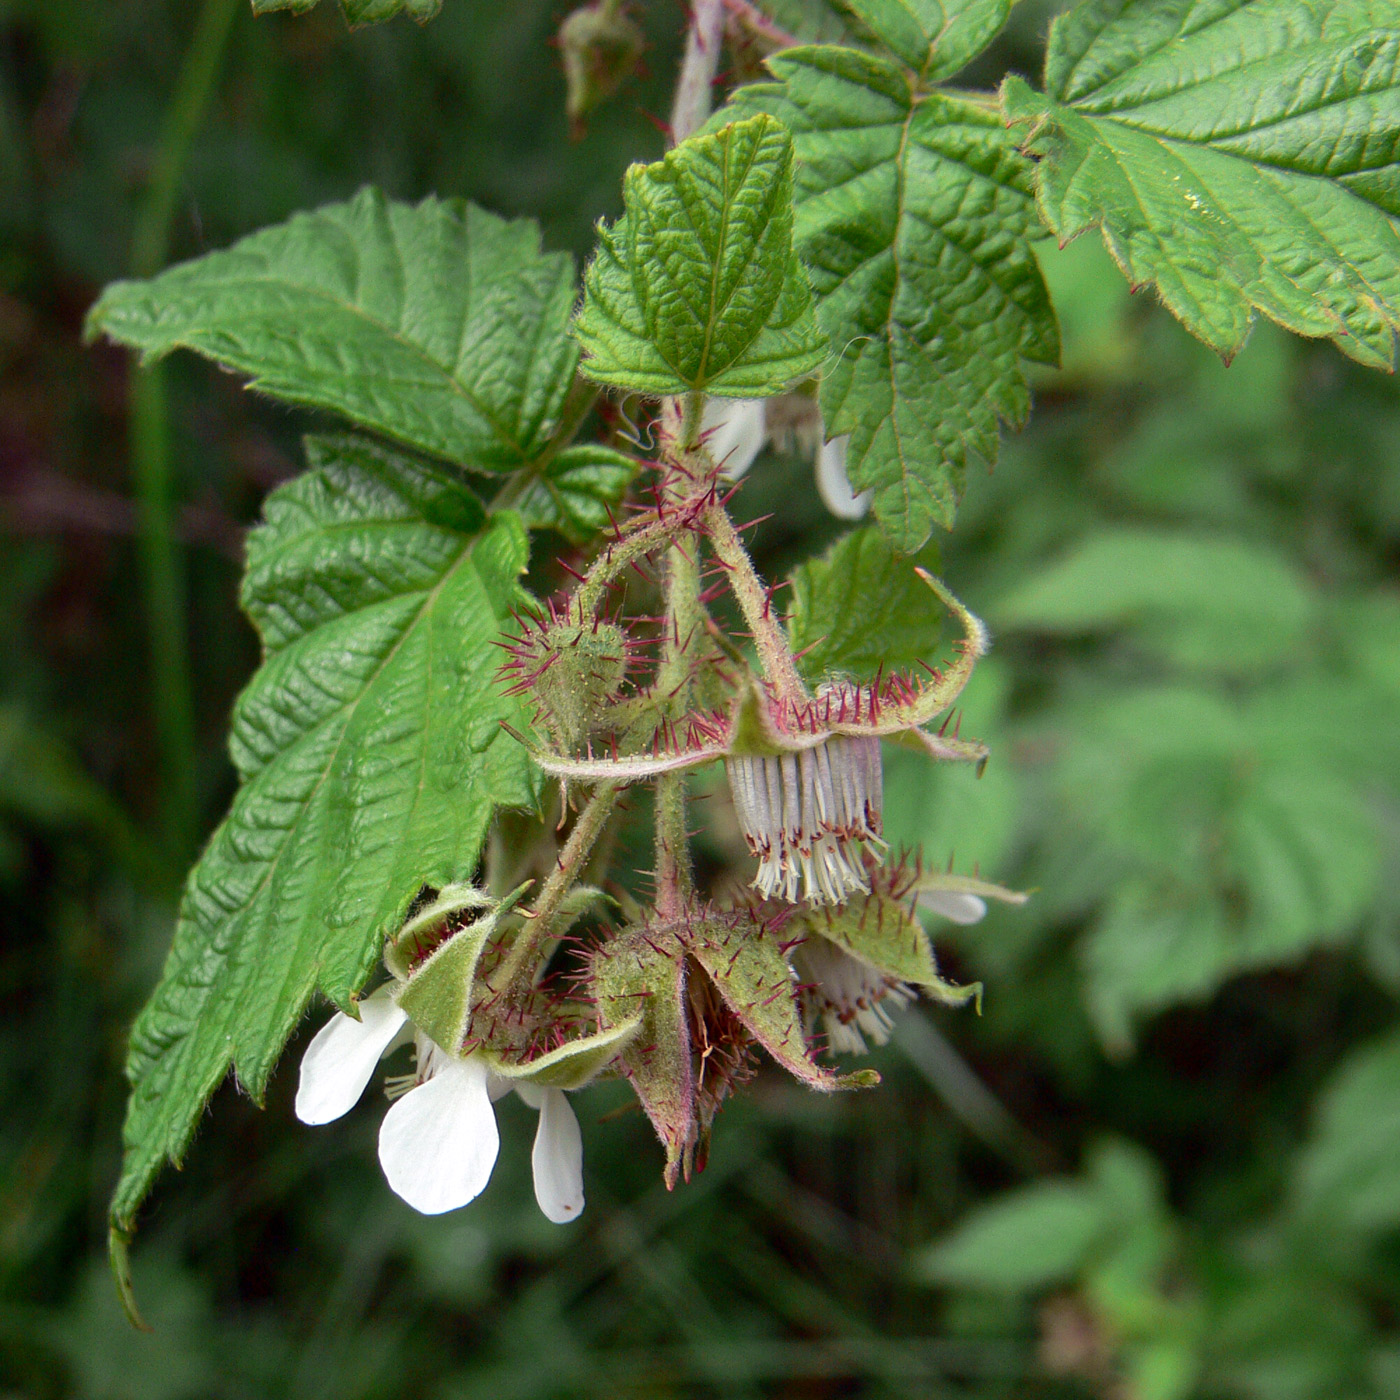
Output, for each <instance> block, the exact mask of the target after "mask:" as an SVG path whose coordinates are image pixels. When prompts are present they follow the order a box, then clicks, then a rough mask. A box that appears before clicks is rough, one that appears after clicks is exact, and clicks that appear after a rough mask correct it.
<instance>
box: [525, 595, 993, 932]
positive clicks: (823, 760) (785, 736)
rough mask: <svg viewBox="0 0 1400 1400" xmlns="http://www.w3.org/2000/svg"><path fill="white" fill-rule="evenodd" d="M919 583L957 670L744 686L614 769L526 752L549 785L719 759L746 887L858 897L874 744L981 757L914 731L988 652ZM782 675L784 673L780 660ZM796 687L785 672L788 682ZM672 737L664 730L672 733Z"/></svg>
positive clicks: (982, 636) (872, 811)
mask: <svg viewBox="0 0 1400 1400" xmlns="http://www.w3.org/2000/svg"><path fill="white" fill-rule="evenodd" d="M917 572H918V574H919V575H920V577H921V578H922V579H923V580H924V582H925V583H926V584H927V585H928V586H929V588H931V589H932V590H933V591H934V592H935V593H936V594H937V595H938V597H939V598H940V599H941V600H942V601H943V603H944V605H945V606H946V607H947V608H948V609H949V610H950V611H951V612H952V613H953V614H954V616H955V617H956V618H957V619H958V620H959V621H960V622H961V623H962V626H963V637H962V640H961V641H960V642H958V643H957V644H956V647H957V651H958V656H957V659H956V660H955V661H954V662H953V663H952V664H951V665H950V666H949V667H948V668H947V670H946V671H930V672H929V674H928V676H927V677H919V676H905V675H900V674H890V675H883V676H877V677H876V679H875V680H873V681H870V682H867V683H864V684H857V683H855V682H852V681H845V680H837V681H831V682H828V683H827V684H824V685H822V686H820V687H819V688H818V689H817V691H816V693H815V695H811V694H809V693H808V692H807V691H806V690H805V689H803V688H801V683H800V682H795V683H794V684H795V685H796V686H797V692H796V693H794V692H793V690H792V689H789V691H788V693H786V694H779V693H778V692H777V690H776V687H775V686H774V685H773V684H771V683H768V682H758V681H755V680H753V679H752V678H748V679H746V680H745V681H744V683H743V684H742V686H741V689H740V691H739V694H738V695H737V696H736V698H735V700H734V702H733V703H732V705H731V706H730V708H729V710H728V711H727V712H721V713H713V714H694V715H691V716H690V718H689V722H688V726H687V729H686V731H685V741H684V742H681V743H676V744H675V745H674V747H672V748H670V749H669V750H667V749H666V748H663V747H662V746H661V745H660V744H659V743H658V744H657V746H656V749H655V751H654V752H652V753H642V754H635V755H626V754H624V755H621V756H618V757H613V758H600V757H597V756H592V755H590V756H588V757H584V758H578V757H573V756H570V755H565V754H552V753H544V752H538V751H537V752H535V754H534V757H535V760H536V762H537V763H539V765H540V767H542V768H543V769H544V770H545V771H546V772H547V773H551V774H553V775H554V776H556V777H559V778H563V779H566V780H569V779H578V780H580V781H608V782H614V783H628V782H634V781H638V780H641V779H645V778H650V777H654V776H656V775H658V774H660V773H665V772H676V771H680V770H683V769H687V768H692V767H697V766H698V765H700V764H703V763H709V762H711V761H713V760H715V759H720V758H722V759H724V760H725V762H726V765H727V768H728V773H729V778H730V789H731V793H732V794H733V797H734V804H735V812H736V814H737V816H738V818H739V823H740V826H741V827H742V829H743V832H744V837H745V840H746V841H747V842H748V845H749V848H750V850H751V851H752V852H753V853H754V855H755V856H756V857H757V858H758V862H759V867H758V872H757V875H756V876H755V879H754V885H755V887H756V888H757V889H758V890H759V892H760V893H761V894H762V895H764V896H765V897H778V898H782V899H785V900H787V901H788V902H789V903H793V902H796V900H797V899H798V897H799V893H800V897H801V898H802V899H804V900H806V901H807V902H808V903H811V904H818V905H820V904H840V903H841V902H842V901H843V900H844V899H846V898H847V897H848V896H849V895H851V894H854V893H858V892H861V891H864V890H865V889H867V888H868V885H867V883H866V879H865V876H864V874H863V873H862V871H863V869H864V865H863V860H864V856H865V855H866V854H867V853H870V854H874V855H875V856H876V857H878V856H879V854H880V853H881V852H882V851H883V850H884V842H883V841H882V840H881V837H880V833H881V806H882V760H881V753H880V741H881V740H882V739H889V740H892V741H894V742H898V743H904V744H908V745H912V746H914V747H916V748H920V749H922V750H923V751H924V752H925V753H927V754H929V755H930V756H931V757H933V758H937V759H945V760H956V761H962V762H973V763H977V764H981V763H983V762H985V760H986V757H987V750H986V748H985V747H984V746H983V745H982V744H979V743H976V742H974V741H969V740H965V739H962V738H961V737H960V736H959V735H958V733H957V730H956V726H951V728H952V731H953V732H951V733H950V732H949V729H950V725H949V723H948V722H947V721H945V722H944V724H943V726H942V727H941V728H940V729H938V730H936V731H931V730H929V729H927V728H925V726H926V725H929V724H930V723H931V722H932V721H933V720H934V719H936V718H937V717H938V716H939V715H940V714H941V713H943V712H944V711H945V710H947V709H948V708H949V707H950V706H951V705H952V704H953V702H954V701H955V700H956V699H957V697H958V695H959V694H961V692H962V689H963V686H964V685H966V683H967V681H968V679H969V677H970V676H971V675H972V669H973V666H974V665H975V664H976V661H977V659H978V657H980V656H981V655H982V654H983V653H984V652H985V651H986V648H987V632H986V629H985V628H984V627H983V625H982V623H981V622H980V621H979V620H978V619H977V618H976V617H974V616H973V614H972V613H971V612H969V611H968V609H967V608H965V607H964V606H963V605H962V604H961V603H960V602H959V601H958V600H957V599H956V598H955V597H954V596H953V595H952V594H951V593H949V592H948V591H947V589H945V588H944V587H943V585H942V584H941V583H939V581H938V580H937V579H935V578H934V577H933V576H932V575H931V574H928V573H927V572H925V571H924V570H922V569H919V570H917ZM789 665H791V661H790V658H789ZM793 674H794V676H795V674H796V672H795V670H794V671H793ZM668 732H674V727H673V729H672V731H668Z"/></svg>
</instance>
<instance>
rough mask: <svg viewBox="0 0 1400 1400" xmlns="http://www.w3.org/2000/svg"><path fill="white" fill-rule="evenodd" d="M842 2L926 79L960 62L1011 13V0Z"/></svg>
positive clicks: (937, 78)
mask: <svg viewBox="0 0 1400 1400" xmlns="http://www.w3.org/2000/svg"><path fill="white" fill-rule="evenodd" d="M845 6H846V8H847V9H848V10H850V11H851V13H852V14H854V15H855V16H856V17H857V18H859V19H860V20H861V21H863V22H864V24H865V26H866V28H867V29H869V30H870V32H871V33H872V34H873V35H874V36H875V37H876V38H877V39H878V40H879V41H880V42H881V43H882V44H883V45H884V46H885V47H886V48H887V49H888V50H889V51H890V52H891V53H892V54H894V56H895V57H896V58H897V59H899V61H900V62H901V63H904V64H906V65H908V67H909V68H911V69H912V70H913V71H914V73H915V74H916V75H917V76H918V77H919V79H920V80H921V81H923V82H926V83H936V82H941V81H942V80H943V79H944V78H951V77H952V76H953V74H954V73H956V72H957V71H958V70H959V69H960V68H964V67H966V66H967V64H968V63H969V62H971V60H972V59H974V58H976V57H977V55H978V54H979V53H981V52H982V50H983V49H985V48H986V47H987V45H988V44H990V43H991V42H992V40H993V39H994V38H995V37H996V35H997V34H998V32H999V31H1000V30H1001V27H1002V25H1004V24H1005V23H1006V17H1007V15H1009V14H1010V13H1011V0H845Z"/></svg>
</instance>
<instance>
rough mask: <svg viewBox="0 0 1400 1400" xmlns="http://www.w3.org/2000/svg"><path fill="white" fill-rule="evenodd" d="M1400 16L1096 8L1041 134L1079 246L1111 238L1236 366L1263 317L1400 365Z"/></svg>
mask: <svg viewBox="0 0 1400 1400" xmlns="http://www.w3.org/2000/svg"><path fill="white" fill-rule="evenodd" d="M1398 65H1400V5H1397V4H1395V3H1393V0H1390V3H1381V4H1363V3H1357V2H1356V0H1349V2H1348V3H1343V4H1335V5H1319V4H1316V3H1312V0H1210V3H1206V0H1171V2H1170V3H1166V4H1163V3H1160V0H1089V3H1087V4H1083V5H1080V6H1079V7H1078V8H1077V9H1075V10H1073V11H1071V12H1070V13H1069V14H1067V15H1065V16H1063V17H1062V18H1060V19H1058V20H1056V22H1055V24H1054V25H1053V26H1052V28H1051V31H1050V47H1049V52H1048V54H1047V57H1046V66H1045V86H1046V92H1045V94H1043V95H1042V94H1040V93H1036V92H1033V91H1032V90H1031V89H1030V88H1029V87H1028V86H1027V85H1026V84H1025V83H1024V82H1023V81H1021V80H1020V79H1019V78H1014V77H1013V78H1008V79H1007V80H1006V83H1005V84H1004V85H1003V87H1002V103H1003V107H1004V109H1005V112H1006V117H1007V120H1008V121H1010V122H1012V123H1018V124H1028V125H1029V127H1030V130H1029V134H1028V135H1026V136H1025V149H1026V151H1027V152H1028V153H1029V154H1031V155H1034V156H1037V157H1039V158H1040V165H1039V168H1038V171H1037V175H1036V192H1037V197H1038V199H1039V203H1040V208H1041V212H1042V214H1043V216H1044V218H1045V221H1046V223H1047V224H1048V225H1049V226H1050V228H1051V229H1052V230H1053V231H1054V233H1056V234H1057V235H1058V236H1059V238H1060V239H1061V241H1062V242H1064V241H1067V240H1069V239H1071V238H1073V237H1074V236H1075V235H1076V234H1078V233H1081V232H1083V231H1084V230H1085V229H1087V228H1091V227H1094V226H1096V225H1097V226H1098V227H1100V228H1101V230H1102V233H1103V238H1104V242H1105V243H1106V244H1107V246H1108V249H1109V251H1110V252H1111V253H1112V254H1113V256H1114V258H1115V259H1116V260H1117V262H1118V265H1119V267H1120V268H1121V269H1122V270H1123V273H1124V275H1125V276H1126V277H1127V278H1128V279H1129V281H1130V282H1132V283H1134V284H1135V285H1136V284H1143V283H1148V282H1151V283H1154V284H1155V285H1156V287H1157V289H1158V291H1159V292H1160V294H1161V297H1162V300H1163V301H1164V302H1165V303H1166V304H1167V307H1168V308H1169V309H1170V310H1171V312H1172V314H1173V315H1175V316H1176V317H1177V318H1178V319H1179V320H1180V321H1181V322H1182V324H1183V325H1184V326H1185V327H1186V328H1187V330H1189V331H1191V332H1192V334H1194V335H1196V336H1198V337H1200V339H1201V340H1203V341H1205V342H1206V344H1208V345H1210V346H1212V347H1213V348H1214V349H1216V350H1218V351H1219V352H1220V353H1221V354H1223V355H1225V356H1226V357H1227V358H1228V357H1229V356H1230V355H1233V354H1234V352H1235V351H1237V350H1238V349H1239V348H1240V346H1241V345H1242V344H1243V343H1244V339H1245V336H1246V335H1247V334H1248V332H1249V327H1250V324H1251V322H1252V321H1253V318H1254V315H1255V312H1256V311H1262V312H1263V313H1264V314H1265V315H1266V316H1269V317H1271V318H1272V319H1273V320H1275V321H1278V322H1279V323H1280V324H1281V325H1283V326H1286V327H1287V328H1288V329H1290V330H1293V331H1296V332H1298V333H1299V334H1300V335H1308V336H1327V337H1330V338H1332V339H1333V340H1335V341H1336V343H1337V345H1338V346H1339V348H1340V349H1342V350H1343V351H1345V352H1346V353H1347V354H1348V355H1351V356H1352V357H1353V358H1355V359H1357V360H1359V361H1361V362H1362V363H1363V364H1369V365H1375V366H1381V367H1389V366H1390V365H1391V363H1392V361H1393V356H1394V335H1395V329H1396V326H1397V325H1400V230H1397V226H1396V223H1395V219H1396V217H1397V216H1400V165H1397V162H1396V156H1395V152H1396V147H1397V141H1400V75H1398V74H1397V66H1398Z"/></svg>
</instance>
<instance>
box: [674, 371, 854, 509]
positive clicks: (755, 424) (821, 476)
mask: <svg viewBox="0 0 1400 1400" xmlns="http://www.w3.org/2000/svg"><path fill="white" fill-rule="evenodd" d="M785 403H796V404H800V405H802V413H803V414H810V415H811V417H813V418H815V420H816V431H815V432H809V431H804V426H805V425H803V424H802V423H801V422H800V421H799V420H800V417H801V414H799V415H793V414H791V413H785V412H783V411H782V410H781V409H777V410H775V407H774V406H775V405H776V404H785ZM700 427H701V431H702V432H703V433H704V434H705V445H706V446H707V447H708V448H709V451H710V456H711V457H712V458H713V459H714V461H715V463H716V464H717V465H718V467H719V469H720V471H721V473H722V474H723V475H724V476H726V477H727V478H728V479H729V480H730V481H738V479H739V478H740V477H741V476H743V474H744V473H745V472H746V471H748V469H749V468H750V467H751V466H752V465H753V461H754V458H755V457H757V456H758V454H759V452H760V451H762V449H763V443H764V441H765V439H766V438H768V437H770V436H771V437H772V438H773V439H774V440H775V441H777V440H778V439H780V438H781V439H782V440H783V442H784V443H786V444H789V445H798V446H803V445H805V444H806V442H807V440H808V439H814V440H815V443H816V459H817V491H818V494H819V495H820V496H821V498H822V501H823V502H824V503H825V505H826V508H827V509H828V510H829V511H830V512H831V513H832V514H833V515H834V516H836V517H837V518H838V519H840V520H859V519H860V518H861V517H862V516H864V515H865V513H866V512H867V511H868V510H869V509H870V492H869V491H862V492H861V493H860V494H859V495H857V494H856V493H855V492H854V491H852V490H851V483H850V480H849V478H848V477H847V476H846V447H847V444H848V443H849V442H850V440H851V438H850V434H849V433H846V434H843V435H842V436H841V437H838V438H833V439H832V441H830V442H827V441H826V440H825V429H824V427H823V425H822V421H821V414H820V413H819V412H818V411H817V407H816V403H815V401H814V400H812V399H808V398H805V397H803V396H801V395H796V394H788V395H783V396H782V397H781V398H780V399H777V400H770V399H720V398H712V399H710V400H709V401H708V402H707V403H706V404H705V412H704V415H703V416H702V418H701V420H700ZM808 450H809V451H810V450H811V448H810V447H809V448H808Z"/></svg>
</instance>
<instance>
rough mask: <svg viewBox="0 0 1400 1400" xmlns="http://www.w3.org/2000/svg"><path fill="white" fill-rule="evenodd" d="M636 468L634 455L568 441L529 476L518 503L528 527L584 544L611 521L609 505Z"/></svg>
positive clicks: (620, 494) (618, 497) (624, 491)
mask: <svg viewBox="0 0 1400 1400" xmlns="http://www.w3.org/2000/svg"><path fill="white" fill-rule="evenodd" d="M637 471H638V465H637V463H636V462H635V461H634V460H633V459H632V458H631V457H628V456H627V455H626V454H625V453H622V452H617V451H614V449H613V448H611V447H605V446H603V444H602V443H580V444H578V445H577V446H574V447H566V448H565V449H564V450H563V451H562V452H560V453H558V454H557V455H556V456H555V457H553V458H551V459H550V461H549V462H548V463H547V464H546V466H545V468H544V470H543V471H541V472H540V473H539V475H538V476H535V477H533V478H532V479H531V481H530V483H529V485H528V486H526V487H525V489H524V491H522V493H521V495H520V499H519V500H518V502H517V503H516V509H517V510H518V511H519V512H520V518H521V519H522V520H524V522H525V524H526V525H527V526H528V527H529V528H530V529H532V530H557V531H558V532H559V533H560V534H561V535H563V536H564V538H565V539H566V540H568V541H569V543H570V544H585V543H587V542H588V541H589V540H590V539H592V538H593V536H594V535H596V534H597V533H598V532H599V531H600V530H602V529H604V528H605V527H606V526H607V525H608V524H609V523H610V517H609V507H611V506H615V505H617V503H618V502H619V501H620V500H621V499H622V498H623V497H624V496H625V495H626V494H627V488H628V487H629V486H631V484H632V482H633V480H634V479H635V478H636V475H637Z"/></svg>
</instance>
